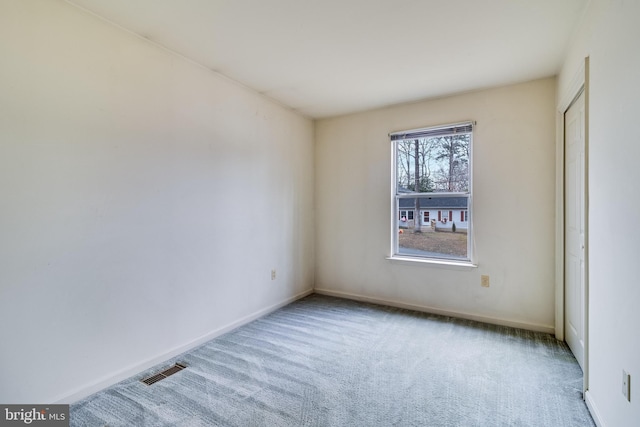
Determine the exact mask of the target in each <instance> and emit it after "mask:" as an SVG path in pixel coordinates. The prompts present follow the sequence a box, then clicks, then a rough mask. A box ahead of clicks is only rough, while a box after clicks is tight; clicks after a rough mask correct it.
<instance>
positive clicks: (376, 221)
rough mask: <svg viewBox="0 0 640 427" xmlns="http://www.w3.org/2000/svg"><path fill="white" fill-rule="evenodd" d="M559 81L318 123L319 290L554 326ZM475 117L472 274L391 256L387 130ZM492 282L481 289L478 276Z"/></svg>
mask: <svg viewBox="0 0 640 427" xmlns="http://www.w3.org/2000/svg"><path fill="white" fill-rule="evenodd" d="M555 83H556V82H555V79H554V78H549V79H544V80H538V81H533V82H529V83H525V84H519V85H515V86H507V87H501V88H497V89H491V90H485V91H481V92H475V93H467V94H462V95H458V96H453V97H449V98H443V99H436V100H431V101H424V102H418V103H411V104H404V105H399V106H394V107H389V108H385V109H380V110H375V111H370V112H365V113H361V114H354V115H349V116H344V117H338V118H332V119H326V120H320V121H318V122H317V123H316V149H315V155H316V182H315V186H316V288H317V289H318V290H320V291H324V292H330V293H333V294H336V295H344V296H351V297H365V298H367V299H374V300H380V301H387V302H389V301H391V302H395V303H399V304H401V305H408V306H414V307H417V308H421V307H422V308H426V309H428V310H430V311H437V312H444V313H454V314H458V315H460V314H461V315H463V316H466V317H471V318H477V319H481V320H486V321H491V322H498V323H505V324H513V325H517V326H524V327H528V328H533V329H540V330H546V331H552V330H553V328H554V191H555V190H554V189H555V187H554V170H555V151H554V150H555V122H554V103H555ZM464 120H476V121H477V127H476V129H475V133H474V147H473V156H474V158H473V161H474V163H473V168H474V173H473V186H474V206H473V208H474V210H473V224H474V227H475V233H474V237H475V240H474V242H475V245H474V246H475V253H476V260H477V265H478V268H459V267H458V268H455V267H442V266H434V265H424V264H420V265H418V264H413V265H411V264H407V263H399V262H394V261H389V260H387V259H385V257H386V256H388V255H389V252H390V223H391V220H390V215H391V212H390V211H391V209H390V205H391V194H390V186H391V183H390V169H391V160H390V156H391V152H390V142H389V138H388V136H387V135H388V133H389V132H392V131H398V130H403V129H413V128H419V127H424V126H430V125H438V124H446V123H455V122H460V121H464ZM482 274H487V275H489V276H490V279H491V287H490V288H488V289H487V288H482V287H481V286H480V275H482Z"/></svg>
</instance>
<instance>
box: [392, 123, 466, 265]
mask: <svg viewBox="0 0 640 427" xmlns="http://www.w3.org/2000/svg"><path fill="white" fill-rule="evenodd" d="M465 125H471V126H472V130H471V132H470V140H469V192H468V193H466V192H463V193H459V192H432V193H407V194H400V193H399V192H397V188H396V185H397V182H398V177H397V173H398V172H397V167H398V165H397V144H396V143H395V141H394V140H393V139H391V141H390V142H391V200H392V203H391V213H392V215H391V217H392V218H391V219H392V221H391V250H390V255H389V256H388V257H387V258H388V259H390V260H399V261H416V262H422V263H430V264H447V265H453V266H456V265H457V266H469V267H476V264H475V253H474V251H473V247H474V245H473V225H472V222H471V221H468V220H469V216H470V215H469V212H471V211H472V210H473V146H474V143H473V140H474V131H475V126H476V122H473V121H468V122H461V123H454V124H448V125H440V126H429V127H425V128H420V129H411V130H405V131H399V132H393V133H390V134H389V137H390V138H391V137H393V136H394V135H403V134H404V135H406V134H414V133H418V132H428V131H432V130H439V129H446V128H453V127H458V126H465ZM407 139H409V138H407ZM416 196H425V197H432V198H433V197H455V196H463V197H467V209H466V212H467V215H466V216H467V258H466V259H463V260H461V259H459V258H447V257H446V256H443V257H422V256H418V255H415V256H409V255H406V254H400V253H399V250H398V235H399V227H398V220H399V218H398V216H397V215H398V212H399V210H400V209H399V207H400V204H399V200H400V199H402V198H415V197H416ZM448 213H449V211H448V210H447V215H448ZM414 217H415V216H414ZM420 219H422V218H421V217H420Z"/></svg>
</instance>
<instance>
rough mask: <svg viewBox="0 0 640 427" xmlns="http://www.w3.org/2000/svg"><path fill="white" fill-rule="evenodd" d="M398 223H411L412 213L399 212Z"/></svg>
mask: <svg viewBox="0 0 640 427" xmlns="http://www.w3.org/2000/svg"><path fill="white" fill-rule="evenodd" d="M400 221H413V211H400Z"/></svg>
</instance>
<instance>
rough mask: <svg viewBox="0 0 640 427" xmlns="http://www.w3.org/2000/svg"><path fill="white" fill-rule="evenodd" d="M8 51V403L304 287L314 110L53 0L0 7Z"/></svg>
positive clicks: (130, 369) (107, 376)
mask: <svg viewBox="0 0 640 427" xmlns="http://www.w3.org/2000/svg"><path fill="white" fill-rule="evenodd" d="M0 61H1V64H0V346H1V347H0V402H3V403H18V402H20V403H23V402H34V403H35V402H53V401H56V400H59V399H62V400H63V401H64V400H67V401H68V400H70V399H72V398H74V397H78V396H81V395H82V394H83V393H85V394H86V393H87V392H90V391H94V390H95V389H96V387H100V386H105V385H108V384H109V383H111V382H113V381H115V380H117V379H120V378H123V377H126V376H128V375H131V374H133V373H136V372H137V371H139V370H140V369H141V368H144V367H148V366H149V365H151V364H153V363H154V362H158V361H160V360H162V359H163V358H166V357H168V356H169V355H171V354H173V353H175V352H176V351H180V350H184V349H186V348H188V347H189V346H190V345H193V344H194V343H196V342H198V341H199V340H202V339H204V338H206V337H210V336H212V334H213V335H215V334H216V333H217V332H219V331H220V330H223V329H224V328H225V327H229V326H232V325H237V324H238V323H239V322H243V321H246V320H247V319H249V318H251V316H255V315H258V314H260V313H264V312H265V310H269V309H271V308H273V307H274V306H276V305H278V304H281V303H283V302H286V301H289V300H291V299H292V298H295V297H296V296H297V295H299V294H301V293H302V292H304V291H308V290H310V289H311V288H312V287H313V258H314V255H313V240H312V237H313V222H314V219H313V184H312V183H313V123H312V122H311V121H310V120H308V119H305V118H302V117H300V116H299V115H297V114H295V113H293V112H291V111H289V110H286V109H284V108H282V107H280V106H277V105H275V104H273V103H272V102H270V101H268V100H266V99H265V98H263V97H261V96H259V95H257V94H256V93H254V92H251V91H249V90H246V89H244V88H242V87H239V86H238V85H236V84H233V83H230V82H229V81H228V80H226V79H224V78H221V77H219V76H217V75H215V74H214V73H212V72H211V71H209V70H207V69H204V68H203V67H200V66H198V65H196V64H193V63H191V62H188V61H185V60H184V59H182V58H180V57H178V56H176V55H173V54H170V53H168V52H167V51H165V50H163V49H161V48H158V47H156V46H153V45H151V44H150V43H149V42H147V41H145V40H142V39H140V38H137V37H135V36H134V35H132V34H129V33H126V32H124V31H122V30H121V29H119V28H116V27H113V26H111V25H109V24H107V23H105V22H102V21H100V20H98V19H97V18H95V17H94V16H92V15H89V14H86V13H84V12H82V11H80V10H78V9H76V8H74V7H72V6H70V5H68V4H67V3H66V2H64V1H61V0H9V1H2V2H0ZM272 268H276V269H277V279H276V280H275V281H271V275H270V272H271V269H272Z"/></svg>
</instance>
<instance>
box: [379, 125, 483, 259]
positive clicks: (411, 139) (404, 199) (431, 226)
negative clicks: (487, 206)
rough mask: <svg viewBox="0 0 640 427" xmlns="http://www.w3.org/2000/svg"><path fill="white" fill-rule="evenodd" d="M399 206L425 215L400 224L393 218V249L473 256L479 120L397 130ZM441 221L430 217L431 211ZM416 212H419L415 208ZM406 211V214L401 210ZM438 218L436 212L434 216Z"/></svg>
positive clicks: (409, 254)
mask: <svg viewBox="0 0 640 427" xmlns="http://www.w3.org/2000/svg"><path fill="white" fill-rule="evenodd" d="M390 136H391V143H392V149H393V158H394V163H393V165H394V168H393V169H394V170H393V203H394V207H393V212H397V213H400V214H401V215H402V212H406V213H407V216H406V217H407V218H408V214H409V213H410V212H411V213H412V217H415V218H420V212H421V211H422V218H423V221H416V223H415V224H411V226H407V225H406V223H405V226H404V228H405V229H404V230H402V232H401V230H400V229H399V228H400V226H399V224H398V220H399V219H400V218H394V220H393V227H394V229H393V230H392V231H393V233H392V235H393V242H392V255H393V256H400V257H405V258H406V257H409V258H426V259H439V260H442V259H444V260H453V261H462V262H471V248H472V244H471V236H472V234H471V224H470V222H469V221H468V215H469V212H470V211H471V208H472V206H471V196H472V193H471V176H472V175H471V167H472V164H471V163H472V161H471V160H472V156H471V148H472V141H473V123H472V122H466V123H460V124H454V125H446V126H437V127H429V128H424V129H416V130H409V131H403V132H395V133H392V134H391V135H390ZM430 211H434V217H435V215H436V212H437V221H434V222H430V221H429V212H430ZM414 212H415V214H413V213H414ZM401 217H402V216H401ZM434 219H436V218H434Z"/></svg>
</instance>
